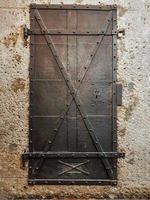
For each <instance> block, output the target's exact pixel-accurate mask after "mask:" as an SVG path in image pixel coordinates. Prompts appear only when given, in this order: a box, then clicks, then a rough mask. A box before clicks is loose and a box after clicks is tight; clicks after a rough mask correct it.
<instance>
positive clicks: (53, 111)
mask: <svg viewBox="0 0 150 200" xmlns="http://www.w3.org/2000/svg"><path fill="white" fill-rule="evenodd" d="M116 20H117V19H116V6H104V7H100V6H89V5H86V6H80V5H47V6H46V5H36V4H32V5H31V9H30V22H31V29H30V30H28V33H29V34H30V35H31V38H30V41H31V43H30V44H31V45H30V48H31V53H30V56H31V62H30V134H29V152H28V153H25V154H24V158H28V159H29V184H116V183H117V182H116V179H117V158H118V157H121V156H123V154H122V153H118V152H117V137H116V129H117V127H116V107H117V99H119V98H118V96H117V85H116V67H117V66H116V63H117V57H116V42H117V30H116V29H117V25H116V23H117V21H116ZM118 102H119V101H118Z"/></svg>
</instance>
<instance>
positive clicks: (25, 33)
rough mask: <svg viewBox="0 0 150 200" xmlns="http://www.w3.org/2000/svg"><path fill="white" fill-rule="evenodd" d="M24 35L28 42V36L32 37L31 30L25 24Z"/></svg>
mask: <svg viewBox="0 0 150 200" xmlns="http://www.w3.org/2000/svg"><path fill="white" fill-rule="evenodd" d="M23 33H24V39H25V40H27V39H28V36H29V35H31V30H30V29H29V28H27V25H26V24H25V26H24V28H23Z"/></svg>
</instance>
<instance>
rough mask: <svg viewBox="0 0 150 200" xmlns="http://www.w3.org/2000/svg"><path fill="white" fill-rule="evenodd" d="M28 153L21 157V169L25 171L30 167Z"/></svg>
mask: <svg viewBox="0 0 150 200" xmlns="http://www.w3.org/2000/svg"><path fill="white" fill-rule="evenodd" d="M27 154H28V153H27V152H24V153H23V154H22V155H21V168H23V169H27V165H28V160H29V158H28V156H27Z"/></svg>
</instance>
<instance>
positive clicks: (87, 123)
mask: <svg viewBox="0 0 150 200" xmlns="http://www.w3.org/2000/svg"><path fill="white" fill-rule="evenodd" d="M35 18H36V20H37V22H38V24H39V26H40V28H41V32H42V33H48V31H47V27H46V26H45V24H44V22H43V19H42V17H41V15H40V14H39V12H38V10H37V9H36V10H35ZM111 19H112V12H110V13H109V15H108V17H107V21H108V22H110V20H111ZM107 28H108V24H107V26H106V27H105V31H104V33H105V32H106V31H107ZM44 36H45V39H46V41H47V44H48V47H49V49H50V50H51V51H52V54H53V56H54V58H55V60H56V62H57V64H58V67H59V69H60V71H61V74H62V76H63V78H64V80H65V82H66V85H67V87H68V88H69V90H70V93H71V95H72V100H71V102H70V105H71V104H72V102H73V101H74V102H75V104H76V106H77V109H78V111H79V112H80V114H81V117H82V119H83V121H84V124H85V126H86V128H87V130H88V132H89V134H90V136H91V138H92V141H93V143H94V145H95V147H96V149H97V151H98V152H103V148H102V146H101V145H100V142H99V141H98V138H97V136H96V135H95V133H94V129H93V127H92V125H91V123H90V121H89V120H88V118H87V115H86V112H85V111H84V109H83V108H82V106H81V101H80V99H79V97H78V95H77V91H78V89H79V87H80V85H81V82H82V81H83V79H84V77H85V74H86V72H87V70H88V67H89V65H90V63H91V60H90V61H89V63H88V67H86V71H85V74H84V75H83V77H82V79H81V80H82V81H81V82H80V84H79V86H78V88H77V90H76V89H75V87H74V85H73V83H72V80H71V78H70V76H69V75H68V73H67V71H66V69H65V67H64V66H63V63H62V62H61V60H60V58H59V56H58V54H57V50H56V48H55V46H54V44H53V43H52V39H51V36H50V35H48V34H47V35H46V34H44ZM103 36H104V35H103ZM103 36H102V38H101V39H100V42H98V43H97V45H96V48H95V49H94V51H93V52H94V53H93V54H91V57H92V58H93V57H94V55H95V53H96V52H97V49H98V47H99V45H100V43H101V41H102V39H103ZM68 110H69V106H68V108H67V110H66V111H65V113H64V114H66V113H67V112H68ZM60 119H61V120H60V122H61V123H62V121H63V116H62V117H60ZM61 123H60V126H61ZM54 131H55V132H58V129H55V130H54ZM55 138H56V135H55ZM53 141H54V139H53ZM52 143H53V142H51V141H48V143H47V145H46V146H45V148H44V152H46V151H48V150H49V149H50V147H51V145H52ZM101 160H102V162H103V164H104V166H105V168H106V170H107V173H108V175H109V176H110V177H111V178H113V177H114V174H113V170H112V169H111V165H110V163H109V161H108V160H107V159H103V158H101ZM42 163H43V158H41V159H40V160H39V161H37V164H36V165H37V166H36V167H35V168H34V169H33V171H32V172H33V174H34V175H36V173H37V170H38V169H39V168H40V167H41V165H42Z"/></svg>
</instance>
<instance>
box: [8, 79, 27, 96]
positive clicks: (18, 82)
mask: <svg viewBox="0 0 150 200" xmlns="http://www.w3.org/2000/svg"><path fill="white" fill-rule="evenodd" d="M24 88H25V80H24V79H22V78H17V79H15V80H14V81H13V82H12V84H11V89H12V90H13V91H14V92H15V93H16V92H18V90H20V91H23V90H24Z"/></svg>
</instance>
